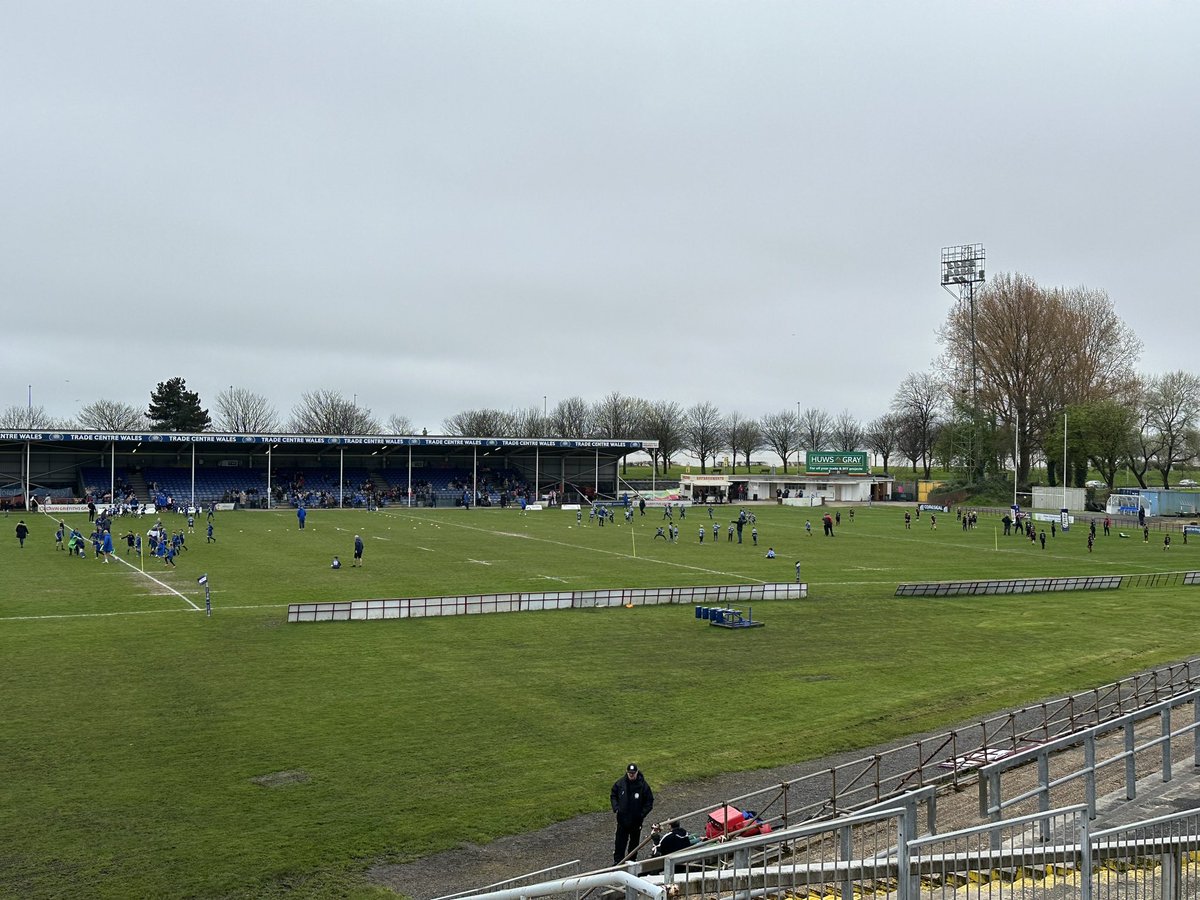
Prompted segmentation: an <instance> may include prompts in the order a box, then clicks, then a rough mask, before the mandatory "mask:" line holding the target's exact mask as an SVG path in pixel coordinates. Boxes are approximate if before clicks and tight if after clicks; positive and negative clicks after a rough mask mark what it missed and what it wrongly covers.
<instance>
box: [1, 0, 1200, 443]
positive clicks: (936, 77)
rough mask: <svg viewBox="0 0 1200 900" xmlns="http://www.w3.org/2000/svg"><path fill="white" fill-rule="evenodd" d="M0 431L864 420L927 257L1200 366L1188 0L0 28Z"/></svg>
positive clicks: (175, 5)
mask: <svg viewBox="0 0 1200 900" xmlns="http://www.w3.org/2000/svg"><path fill="white" fill-rule="evenodd" d="M0 11H2V16H0V21H2V22H3V26H2V28H0V116H2V118H0V122H2V123H3V124H2V126H0V296H2V298H3V299H2V303H3V318H2V321H3V332H2V333H3V347H4V349H3V353H2V354H0V407H7V406H11V405H22V406H23V405H25V403H26V402H27V401H28V398H29V392H30V386H32V401H33V404H34V405H35V406H43V407H45V409H46V411H47V412H48V413H50V414H51V415H54V416H59V417H67V416H73V415H74V414H75V413H76V412H77V411H78V409H79V407H80V406H82V405H83V404H85V403H88V402H91V401H93V400H96V399H98V398H101V397H103V398H107V399H113V400H121V401H124V402H128V403H131V404H134V405H136V406H138V407H144V406H145V405H146V403H147V400H148V397H149V393H150V391H151V390H152V389H153V387H154V385H155V384H156V383H157V382H159V381H165V380H167V379H169V378H171V377H175V376H182V377H183V378H185V379H186V380H187V384H188V387H189V388H191V389H193V390H197V391H199V392H200V395H201V399H202V402H204V403H205V405H208V406H211V405H212V401H213V399H214V398H215V395H216V394H217V392H218V391H220V390H222V389H224V388H226V387H229V386H231V385H234V386H237V387H244V388H248V389H250V390H253V391H255V392H257V393H260V394H263V395H265V396H267V397H268V398H270V399H271V401H272V402H273V403H274V404H275V405H276V407H277V408H278V410H279V411H280V413H281V415H282V416H283V417H284V418H286V417H287V415H288V413H289V412H290V411H291V409H292V407H293V406H294V405H295V404H296V403H297V401H298V400H299V399H300V396H301V394H302V393H304V392H306V391H312V390H316V389H331V390H335V391H339V392H341V393H343V394H344V395H345V396H346V397H348V398H349V397H356V398H357V402H358V403H359V404H360V405H364V406H367V407H369V408H370V409H371V410H372V411H373V412H374V413H375V415H376V416H377V417H378V418H380V419H381V420H383V419H386V418H387V417H388V416H389V415H391V414H400V415H405V416H408V417H409V418H410V419H411V420H412V421H413V423H414V424H415V426H416V428H418V429H420V428H422V427H426V428H428V429H429V430H430V432H438V431H440V430H441V427H442V422H443V420H444V419H445V418H446V417H447V416H449V415H451V414H453V413H455V412H458V411H460V410H463V409H467V408H475V407H483V406H494V407H499V408H502V409H511V408H517V407H530V406H538V407H540V406H541V405H542V403H543V398H544V397H545V398H547V400H548V403H549V405H550V406H553V405H554V403H555V402H556V401H557V400H559V399H561V398H563V397H566V396H571V395H580V396H582V397H584V398H585V399H587V400H589V401H595V400H598V399H600V398H601V397H603V396H604V395H605V394H607V393H609V392H611V391H614V390H615V391H621V392H623V393H626V394H631V395H636V396H642V397H645V398H647V399H652V400H655V399H671V400H676V401H679V402H680V403H682V404H684V405H690V404H691V403H695V402H697V401H701V400H708V401H711V402H713V403H715V404H716V405H717V406H718V407H719V408H721V409H722V410H723V411H726V412H728V411H732V410H738V411H740V412H742V413H743V414H745V415H752V416H757V415H760V414H762V413H765V412H774V411H779V410H784V409H790V408H791V409H794V408H795V404H796V403H797V402H800V403H802V404H803V405H805V406H817V407H823V408H826V409H828V410H829V411H831V412H834V413H837V412H840V411H841V410H842V409H849V410H850V411H851V412H853V413H854V414H856V415H858V416H860V417H862V418H864V419H867V418H870V417H873V416H875V415H877V414H879V413H880V412H882V411H884V410H885V409H886V407H887V404H888V402H889V399H890V397H891V395H892V393H893V392H894V390H895V387H896V385H897V384H898V383H899V381H900V380H901V379H902V378H903V377H904V376H905V375H906V374H907V373H909V372H912V371H922V370H925V369H927V368H928V366H929V365H930V362H931V360H932V359H933V358H934V357H935V356H936V355H937V354H938V353H939V346H938V343H937V338H936V334H935V330H936V328H937V327H938V325H939V324H940V323H941V322H942V321H943V319H944V318H945V315H946V312H947V310H948V308H949V305H950V304H951V302H952V298H951V297H949V296H948V295H947V294H946V293H945V292H944V291H943V290H942V289H941V288H940V286H939V269H938V267H939V258H940V250H941V248H942V247H943V246H946V245H951V244H962V243H973V242H982V243H984V244H985V246H986V248H987V254H988V270H989V273H993V272H1000V271H1022V272H1026V273H1028V274H1030V275H1032V276H1033V277H1034V278H1036V279H1037V280H1038V281H1039V282H1040V283H1042V284H1043V285H1079V284H1084V285H1087V286H1089V287H1093V288H1101V289H1104V290H1106V291H1108V293H1109V294H1110V295H1111V297H1112V299H1113V301H1114V303H1115V305H1116V309H1117V312H1118V313H1119V315H1121V316H1122V317H1123V318H1124V319H1125V321H1126V322H1127V323H1128V324H1129V325H1130V326H1132V328H1133V329H1134V330H1135V331H1136V332H1137V334H1138V335H1139V337H1140V338H1141V339H1142V341H1143V342H1144V344H1145V353H1144V355H1143V358H1142V368H1143V369H1144V370H1145V371H1147V372H1161V371H1166V370H1168V369H1174V368H1180V367H1187V368H1190V369H1192V370H1193V371H1194V370H1195V368H1196V365H1197V359H1200V302H1198V300H1197V296H1196V291H1195V287H1194V285H1195V283H1196V273H1195V271H1194V268H1193V267H1194V266H1195V265H1196V264H1197V253H1196V250H1197V247H1198V246H1200V225H1198V224H1197V223H1198V221H1200V220H1198V218H1197V208H1196V207H1197V197H1200V176H1198V175H1197V171H1198V165H1200V164H1198V162H1197V160H1198V159H1200V155H1198V150H1197V148H1200V101H1198V99H1197V98H1198V93H1197V92H1198V87H1200V53H1198V52H1197V47H1198V46H1200V4H1195V3H1185V2H1170V3H1168V2H1155V0H1137V2H1134V0H1123V2H1055V3H1045V2H1031V3H1019V2H987V3H985V2H962V0H957V2H917V0H911V2H894V3H883V2H876V3H862V2H800V0H796V2H791V3H783V2H738V3H707V2H698V0H697V2H648V0H643V2H607V0H606V2H591V3H581V2H554V3H550V2H511V0H489V2H432V0H430V2H403V0H386V2H384V0H379V2H354V0H337V2H333V0H329V2H324V3H319V2H283V0H278V2H271V3H266V2H247V0H237V2H219V0H204V2H190V3H181V2H169V0H166V2H164V0H152V2H150V0H147V2H120V0H116V2H105V3H96V2H91V0H86V2H53V0H50V2H25V0H0Z"/></svg>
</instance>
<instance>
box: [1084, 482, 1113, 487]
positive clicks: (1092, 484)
mask: <svg viewBox="0 0 1200 900" xmlns="http://www.w3.org/2000/svg"><path fill="white" fill-rule="evenodd" d="M1083 486H1084V487H1089V488H1106V487H1108V485H1107V484H1105V483H1104V482H1103V481H1085V482H1084V483H1083Z"/></svg>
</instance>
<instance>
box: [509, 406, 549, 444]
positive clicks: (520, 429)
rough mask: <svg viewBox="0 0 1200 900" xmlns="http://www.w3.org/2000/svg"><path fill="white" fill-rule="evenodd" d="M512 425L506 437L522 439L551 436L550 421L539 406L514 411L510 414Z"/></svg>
mask: <svg viewBox="0 0 1200 900" xmlns="http://www.w3.org/2000/svg"><path fill="white" fill-rule="evenodd" d="M509 416H510V419H511V423H512V424H511V425H510V426H509V428H508V431H506V432H505V434H506V436H511V437H521V438H544V437H550V436H551V429H552V426H551V423H550V420H549V419H547V418H546V416H545V415H544V414H543V413H542V410H541V409H539V408H538V407H537V406H527V407H526V408H525V409H518V410H514V411H513V412H512V413H510V414H509Z"/></svg>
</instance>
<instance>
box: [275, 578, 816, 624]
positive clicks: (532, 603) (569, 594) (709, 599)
mask: <svg viewBox="0 0 1200 900" xmlns="http://www.w3.org/2000/svg"><path fill="white" fill-rule="evenodd" d="M807 596H808V585H807V584H803V583H789V582H778V583H771V584H722V585H700V586H694V587H666V588H614V589H611V590H597V591H534V592H521V593H511V594H477V595H473V596H459V597H402V598H395V599H387V600H348V601H339V602H333V603H290V604H288V619H287V620H288V621H289V622H348V621H367V620H373V619H418V618H423V617H425V616H470V615H478V614H482V613H499V612H529V611H537V610H549V609H598V608H601V607H613V606H658V605H660V604H665V603H675V604H680V605H685V606H688V605H693V604H696V605H703V606H709V605H719V606H729V605H730V604H733V603H743V604H748V603H756V602H759V601H763V600H800V599H803V598H804V597H807Z"/></svg>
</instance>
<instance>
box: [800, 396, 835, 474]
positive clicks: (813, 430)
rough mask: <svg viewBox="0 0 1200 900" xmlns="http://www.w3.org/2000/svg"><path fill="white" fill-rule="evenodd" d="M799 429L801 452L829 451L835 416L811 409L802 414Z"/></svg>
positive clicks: (821, 410)
mask: <svg viewBox="0 0 1200 900" xmlns="http://www.w3.org/2000/svg"><path fill="white" fill-rule="evenodd" d="M799 429H800V449H801V450H828V449H829V438H830V434H831V433H832V431H833V416H831V415H830V414H829V413H827V412H826V411H825V410H823V409H816V408H815V407H810V408H808V409H806V410H804V412H802V413H801V414H800V421H799ZM797 465H798V463H797Z"/></svg>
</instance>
